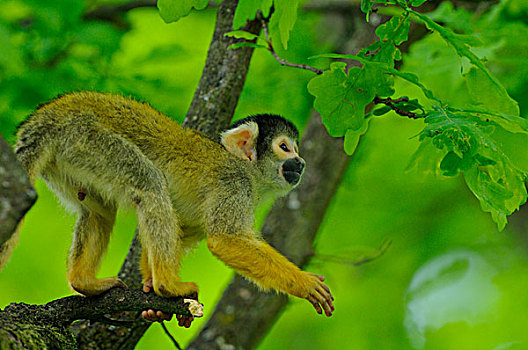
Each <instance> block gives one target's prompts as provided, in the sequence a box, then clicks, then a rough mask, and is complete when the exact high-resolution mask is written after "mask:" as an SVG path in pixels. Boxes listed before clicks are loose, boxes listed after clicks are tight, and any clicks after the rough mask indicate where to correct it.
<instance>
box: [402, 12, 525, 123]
mask: <svg viewBox="0 0 528 350" xmlns="http://www.w3.org/2000/svg"><path fill="white" fill-rule="evenodd" d="M407 11H408V12H409V13H412V14H413V15H414V16H416V17H418V18H419V19H420V20H422V22H423V23H425V25H426V26H427V28H429V29H431V30H434V31H436V32H437V33H438V34H440V36H442V38H443V39H444V40H445V41H446V42H447V43H449V44H450V45H451V46H452V47H453V48H454V49H455V51H456V53H457V55H458V56H460V57H466V58H467V59H468V60H469V62H470V63H471V64H472V65H473V66H474V67H475V68H477V69H478V70H479V71H480V73H475V72H473V73H471V71H470V72H469V74H468V75H470V77H469V79H468V81H470V82H469V83H470V84H473V83H477V82H484V81H486V84H487V86H490V87H492V94H494V95H497V96H499V97H500V98H501V99H504V101H502V102H501V104H503V105H506V106H508V107H507V109H508V112H506V114H512V115H515V116H518V115H519V106H518V105H517V102H516V101H515V100H513V99H512V98H511V97H510V96H509V95H508V92H507V91H506V89H505V88H504V86H502V84H501V83H500V82H499V81H498V80H497V78H496V77H495V76H494V75H492V74H491V73H490V72H489V70H488V69H487V68H486V66H485V65H484V62H483V60H481V59H480V58H479V57H478V56H477V55H475V54H474V53H473V52H472V51H471V50H470V46H471V44H473V43H474V40H473V39H471V40H470V39H468V36H465V35H464V36H463V35H457V34H455V33H454V32H453V31H452V30H450V29H449V28H444V27H442V26H441V25H439V24H438V23H436V22H435V21H433V20H432V19H430V18H429V17H427V16H426V15H423V14H421V13H419V12H416V11H413V10H411V9H407ZM479 90H480V89H479Z"/></svg>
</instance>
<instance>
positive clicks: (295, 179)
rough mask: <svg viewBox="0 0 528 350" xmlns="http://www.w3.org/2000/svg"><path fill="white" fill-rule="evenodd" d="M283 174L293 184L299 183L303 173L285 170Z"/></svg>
mask: <svg viewBox="0 0 528 350" xmlns="http://www.w3.org/2000/svg"><path fill="white" fill-rule="evenodd" d="M282 176H284V179H285V180H286V182H288V183H289V184H290V185H292V186H294V185H297V184H298V183H299V181H300V180H301V173H298V172H296V171H283V172H282Z"/></svg>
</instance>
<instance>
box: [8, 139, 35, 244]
mask: <svg viewBox="0 0 528 350" xmlns="http://www.w3.org/2000/svg"><path fill="white" fill-rule="evenodd" d="M36 200H37V193H36V192H35V190H34V189H33V187H32V186H31V184H30V183H29V179H28V177H27V174H26V172H25V170H24V169H23V168H22V165H21V164H20V163H19V161H18V160H17V158H16V156H15V154H14V153H13V151H12V150H11V147H10V146H9V145H8V144H7V142H6V141H5V140H4V139H3V137H2V135H0V249H2V248H1V245H2V243H4V242H6V241H7V240H8V239H9V238H10V237H11V235H12V234H13V232H14V231H15V228H16V227H17V225H18V222H19V221H20V220H21V219H22V217H23V216H24V214H25V213H26V212H27V211H28V210H29V208H31V206H32V205H33V203H35V201H36Z"/></svg>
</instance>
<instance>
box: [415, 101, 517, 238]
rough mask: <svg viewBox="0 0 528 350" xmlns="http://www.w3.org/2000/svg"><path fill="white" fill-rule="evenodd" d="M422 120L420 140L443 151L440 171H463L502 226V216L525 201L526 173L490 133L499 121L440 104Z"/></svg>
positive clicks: (477, 195) (488, 209) (452, 174)
mask: <svg viewBox="0 0 528 350" xmlns="http://www.w3.org/2000/svg"><path fill="white" fill-rule="evenodd" d="M497 118H499V117H497ZM425 122H426V123H427V126H426V127H425V128H424V130H423V131H422V132H421V133H420V140H422V141H423V140H431V143H432V144H433V145H434V146H435V147H437V148H438V149H441V150H446V151H447V154H445V155H443V159H442V161H441V163H440V169H441V170H442V171H443V173H444V175H447V176H454V175H456V174H457V173H458V172H463V173H464V178H465V180H466V183H467V185H468V187H469V189H470V190H471V191H472V192H473V194H474V195H475V196H476V197H477V198H478V199H479V201H480V203H481V207H482V209H483V210H484V211H487V212H490V213H491V215H492V218H493V220H494V221H495V222H496V223H497V226H498V227H499V229H500V230H502V229H503V228H504V225H505V224H506V216H507V215H510V214H511V213H513V212H514V211H515V210H516V209H518V208H519V206H520V205H521V204H523V203H524V202H526V198H527V193H526V187H525V184H524V179H525V178H526V175H525V174H524V173H523V172H522V171H520V170H518V168H517V167H516V166H515V165H514V164H513V163H512V162H511V161H510V159H509V158H508V156H507V155H506V154H505V153H504V151H503V150H502V148H501V145H500V144H499V143H498V142H496V141H495V140H494V139H493V137H492V134H493V129H494V127H500V125H498V124H497V123H495V122H493V121H491V119H489V118H486V119H484V118H482V116H481V115H479V114H475V113H470V112H467V111H459V110H453V109H442V108H440V107H436V109H435V111H433V112H431V113H430V114H429V115H428V116H427V118H425ZM509 122H510V123H513V121H509Z"/></svg>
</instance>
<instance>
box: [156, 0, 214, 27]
mask: <svg viewBox="0 0 528 350" xmlns="http://www.w3.org/2000/svg"><path fill="white" fill-rule="evenodd" d="M208 3H209V1H208V0H158V9H159V12H160V16H161V18H162V19H163V20H164V21H165V23H171V22H176V21H177V20H179V19H180V18H182V17H185V16H187V15H188V14H189V13H190V12H191V10H192V9H193V8H195V9H197V10H203V9H204V8H205V7H206V6H207V4H208Z"/></svg>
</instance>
